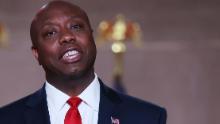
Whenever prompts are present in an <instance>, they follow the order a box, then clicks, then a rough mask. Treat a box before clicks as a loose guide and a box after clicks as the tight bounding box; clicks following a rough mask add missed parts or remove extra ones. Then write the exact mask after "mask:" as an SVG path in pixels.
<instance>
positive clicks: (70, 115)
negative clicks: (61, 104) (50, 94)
mask: <svg viewBox="0 0 220 124" xmlns="http://www.w3.org/2000/svg"><path fill="white" fill-rule="evenodd" d="M80 102H81V99H80V98H78V97H72V98H70V99H69V100H68V101H67V103H68V104H69V105H70V109H69V110H68V111H67V113H66V116H65V120H64V124H82V120H81V116H80V113H79V110H78V108H77V107H78V105H79V104H80Z"/></svg>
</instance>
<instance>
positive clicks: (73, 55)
mask: <svg viewBox="0 0 220 124" xmlns="http://www.w3.org/2000/svg"><path fill="white" fill-rule="evenodd" d="M80 58H81V53H80V52H79V51H78V50H75V49H73V50H68V51H66V52H65V53H64V54H63V56H62V60H63V61H64V62H66V63H73V62H77V61H79V60H80Z"/></svg>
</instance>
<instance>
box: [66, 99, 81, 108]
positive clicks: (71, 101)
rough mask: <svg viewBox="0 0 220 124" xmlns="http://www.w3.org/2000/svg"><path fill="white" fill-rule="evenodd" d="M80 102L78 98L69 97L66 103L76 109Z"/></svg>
mask: <svg viewBox="0 0 220 124" xmlns="http://www.w3.org/2000/svg"><path fill="white" fill-rule="evenodd" d="M81 101H82V100H81V99H80V98H79V97H71V98H70V99H69V100H68V101H67V103H68V104H69V105H70V106H71V107H74V108H77V107H78V105H79V104H80V102H81Z"/></svg>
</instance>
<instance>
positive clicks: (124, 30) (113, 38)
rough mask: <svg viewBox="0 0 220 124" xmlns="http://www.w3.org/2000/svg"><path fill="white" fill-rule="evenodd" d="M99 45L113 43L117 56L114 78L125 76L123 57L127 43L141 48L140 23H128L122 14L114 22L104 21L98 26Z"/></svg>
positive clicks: (113, 49)
mask: <svg viewBox="0 0 220 124" xmlns="http://www.w3.org/2000/svg"><path fill="white" fill-rule="evenodd" d="M96 41H97V45H98V46H99V45H101V44H104V43H105V42H109V41H110V42H113V43H112V46H111V50H112V52H113V53H114V56H115V66H114V70H113V76H114V77H122V75H123V56H124V53H125V52H126V45H125V42H126V41H131V42H133V43H134V44H135V45H136V46H137V47H140V46H141V29H140V26H139V24H138V23H134V22H131V21H127V20H126V19H125V17H124V16H123V15H122V14H118V15H117V16H116V18H115V20H114V21H102V22H101V23H100V24H99V26H98V36H97V39H96Z"/></svg>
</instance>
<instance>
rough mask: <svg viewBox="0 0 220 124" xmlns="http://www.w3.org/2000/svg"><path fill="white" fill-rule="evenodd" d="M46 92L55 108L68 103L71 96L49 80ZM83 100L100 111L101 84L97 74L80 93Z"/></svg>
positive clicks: (49, 103) (50, 103)
mask: <svg viewBox="0 0 220 124" xmlns="http://www.w3.org/2000/svg"><path fill="white" fill-rule="evenodd" d="M45 89H46V94H47V101H48V105H49V106H53V107H54V108H55V110H58V111H59V110H60V109H62V108H63V106H64V105H65V104H66V101H67V100H68V99H69V98H70V96H69V95H67V94H65V93H63V92H62V91H60V90H59V89H57V88H56V87H54V86H53V85H51V84H50V83H49V82H47V81H46V86H45ZM78 97H79V98H80V99H82V101H83V102H84V103H85V104H86V105H88V106H89V107H91V108H92V109H94V110H95V111H98V109H99V101H100V84H99V81H98V76H97V74H95V78H94V79H93V81H92V82H91V83H90V84H89V86H88V87H87V88H86V89H85V90H84V91H83V92H82V93H81V94H79V95H78Z"/></svg>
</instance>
